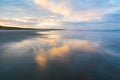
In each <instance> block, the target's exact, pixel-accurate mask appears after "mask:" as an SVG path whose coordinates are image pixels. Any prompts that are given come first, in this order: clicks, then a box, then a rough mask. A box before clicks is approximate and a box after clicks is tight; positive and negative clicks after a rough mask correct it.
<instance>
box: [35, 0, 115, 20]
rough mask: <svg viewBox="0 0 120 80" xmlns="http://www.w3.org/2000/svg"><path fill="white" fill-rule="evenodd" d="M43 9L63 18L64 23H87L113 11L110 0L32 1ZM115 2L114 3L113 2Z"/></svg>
mask: <svg viewBox="0 0 120 80" xmlns="http://www.w3.org/2000/svg"><path fill="white" fill-rule="evenodd" d="M34 1H35V3H36V4H37V5H38V6H40V8H41V7H42V8H43V9H46V10H49V11H51V12H52V13H55V14H60V15H63V16H64V20H65V21H74V20H76V21H87V20H92V19H98V18H101V17H102V16H103V15H105V14H107V13H109V12H111V11H112V10H113V7H115V6H114V3H113V2H111V0H100V1H96V0H66V1H65V0H34ZM114 2H115V1H114Z"/></svg>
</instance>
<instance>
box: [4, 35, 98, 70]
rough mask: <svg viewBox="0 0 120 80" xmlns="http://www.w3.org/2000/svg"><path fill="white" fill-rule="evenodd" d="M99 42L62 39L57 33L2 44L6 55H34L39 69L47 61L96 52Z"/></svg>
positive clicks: (60, 60) (43, 67)
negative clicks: (46, 36)
mask: <svg viewBox="0 0 120 80" xmlns="http://www.w3.org/2000/svg"><path fill="white" fill-rule="evenodd" d="M99 47H100V46H99V44H98V43H96V42H91V41H88V40H76V39H63V38H62V37H60V36H59V35H58V36H57V35H49V37H48V38H47V39H43V38H38V37H37V38H31V39H26V40H23V41H20V42H13V43H8V44H6V45H4V52H5V55H7V56H13V55H14V56H18V57H20V56H24V55H30V54H31V53H32V54H33V55H35V62H36V63H37V64H38V65H39V67H40V69H45V68H46V66H47V65H48V63H49V62H51V61H53V60H54V61H58V62H63V63H64V62H65V61H69V60H70V57H72V56H73V55H78V54H83V53H84V54H91V53H97V51H98V49H99Z"/></svg>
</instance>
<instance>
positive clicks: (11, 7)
mask: <svg viewBox="0 0 120 80" xmlns="http://www.w3.org/2000/svg"><path fill="white" fill-rule="evenodd" d="M119 4H120V0H0V25H6V26H16V27H25V28H26V27H28V28H67V29H68V28H70V29H120V5H119Z"/></svg>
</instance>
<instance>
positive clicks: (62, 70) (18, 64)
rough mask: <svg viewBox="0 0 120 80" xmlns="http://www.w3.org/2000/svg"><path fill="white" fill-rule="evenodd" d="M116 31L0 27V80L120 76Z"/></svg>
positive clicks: (114, 78)
mask: <svg viewBox="0 0 120 80" xmlns="http://www.w3.org/2000/svg"><path fill="white" fill-rule="evenodd" d="M119 34H120V32H119V31H117V32H115V31H69V30H62V31H48V32H40V31H0V80H120V36H119Z"/></svg>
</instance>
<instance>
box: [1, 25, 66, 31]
mask: <svg viewBox="0 0 120 80" xmlns="http://www.w3.org/2000/svg"><path fill="white" fill-rule="evenodd" d="M0 30H41V31H50V30H65V29H36V28H20V27H9V26H2V25H0Z"/></svg>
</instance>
